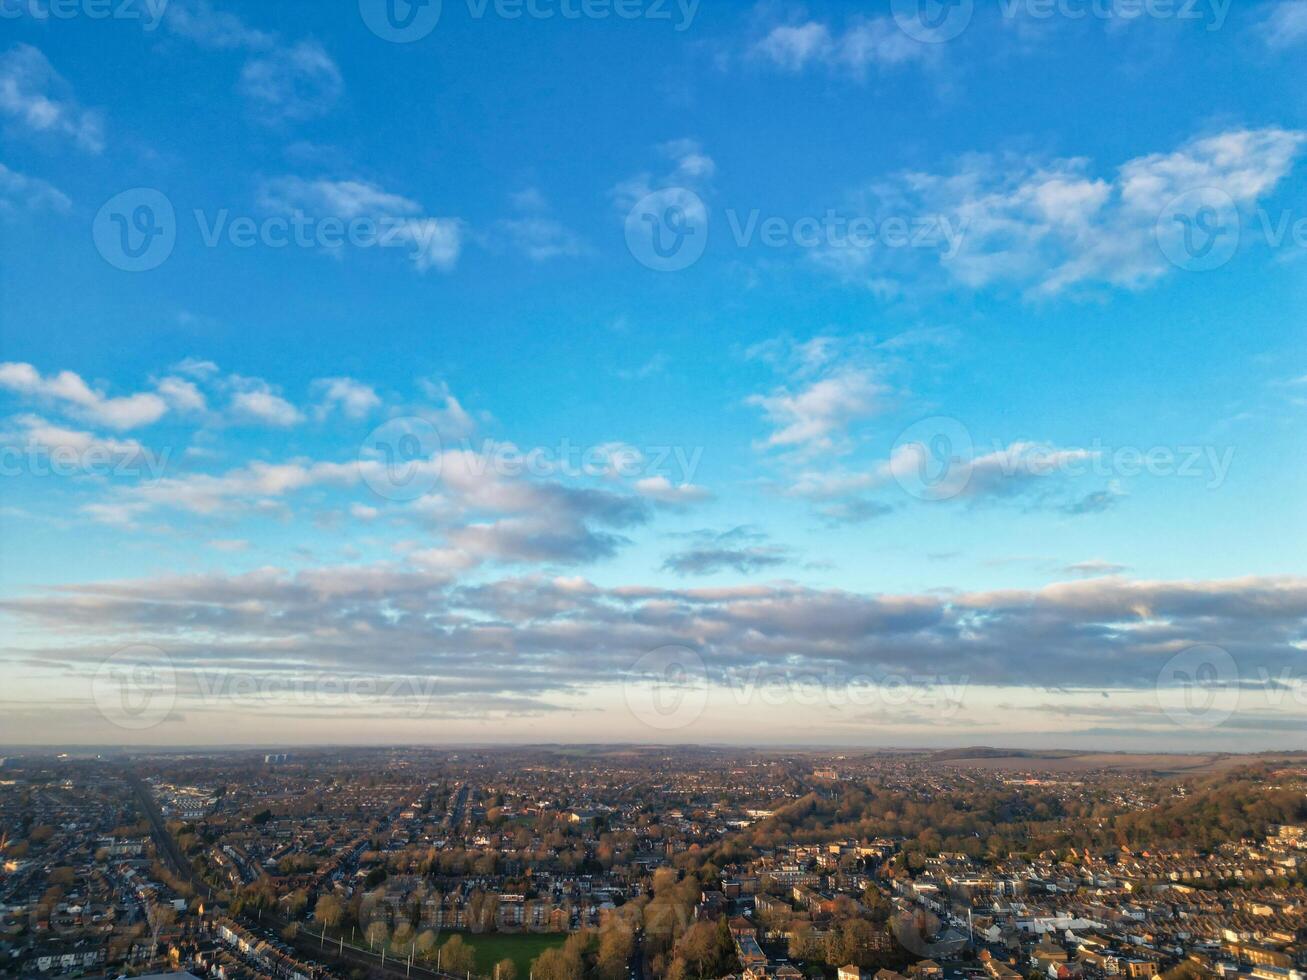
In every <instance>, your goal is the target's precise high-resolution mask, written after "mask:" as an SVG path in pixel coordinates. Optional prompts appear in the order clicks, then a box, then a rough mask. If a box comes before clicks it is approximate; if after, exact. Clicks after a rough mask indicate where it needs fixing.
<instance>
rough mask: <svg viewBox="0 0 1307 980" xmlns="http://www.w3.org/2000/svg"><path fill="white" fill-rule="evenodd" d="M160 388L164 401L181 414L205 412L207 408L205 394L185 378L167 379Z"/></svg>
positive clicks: (161, 383) (159, 385)
mask: <svg viewBox="0 0 1307 980" xmlns="http://www.w3.org/2000/svg"><path fill="white" fill-rule="evenodd" d="M158 388H159V394H160V395H162V396H163V397H164V400H165V401H167V402H168V404H169V405H170V406H171V407H172V408H174V409H175V410H177V411H179V412H203V411H204V410H205V408H207V403H206V402H205V399H204V393H203V392H201V391H200V389H199V388H197V387H196V386H195V383H194V382H191V381H187V380H186V379H185V378H176V377H171V376H170V377H166V378H164V379H163V380H162V381H160V382H159V384H158Z"/></svg>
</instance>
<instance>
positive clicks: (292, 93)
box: [236, 40, 345, 123]
mask: <svg viewBox="0 0 1307 980" xmlns="http://www.w3.org/2000/svg"><path fill="white" fill-rule="evenodd" d="M236 90H237V92H239V93H240V94H241V95H242V96H244V97H245V99H246V100H247V101H248V103H249V104H250V107H251V109H252V110H253V111H254V113H255V115H256V116H257V117H258V118H260V119H262V120H263V121H265V122H269V123H285V122H302V121H304V120H307V119H316V118H318V117H319V116H324V115H326V114H327V113H328V112H329V111H331V109H332V108H333V107H334V106H335V104H336V102H337V101H338V100H339V99H340V97H341V95H342V93H343V92H344V90H345V82H344V79H343V78H342V77H341V74H340V69H339V68H338V67H337V66H336V62H335V61H333V60H332V58H331V56H330V55H329V54H327V52H326V50H325V49H324V48H323V47H322V45H321V44H319V43H318V42H316V41H310V40H304V41H297V42H295V43H294V44H291V45H290V46H289V47H283V48H275V49H273V50H270V51H268V52H267V53H265V54H261V55H258V56H256V57H253V58H251V59H250V60H249V61H247V62H246V63H245V66H244V67H243V68H242V69H241V76H240V81H239V82H238V84H237V86H236Z"/></svg>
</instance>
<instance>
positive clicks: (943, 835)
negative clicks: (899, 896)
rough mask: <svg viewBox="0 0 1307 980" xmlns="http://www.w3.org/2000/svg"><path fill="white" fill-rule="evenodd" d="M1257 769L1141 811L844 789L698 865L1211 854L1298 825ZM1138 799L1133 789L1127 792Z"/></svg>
mask: <svg viewBox="0 0 1307 980" xmlns="http://www.w3.org/2000/svg"><path fill="white" fill-rule="evenodd" d="M1267 777H1268V773H1267V772H1265V771H1264V770H1258V769H1251V770H1240V771H1238V772H1236V773H1233V774H1228V775H1222V776H1216V777H1209V778H1206V779H1202V780H1195V781H1191V782H1189V783H1185V784H1183V787H1184V790H1185V793H1184V795H1177V793H1176V787H1177V785H1180V784H1175V783H1169V782H1160V781H1159V782H1158V783H1156V784H1155V785H1153V786H1151V787H1147V788H1146V792H1148V793H1150V794H1152V797H1153V798H1152V800H1151V805H1147V804H1148V803H1149V802H1150V801H1148V800H1145V801H1144V802H1145V805H1144V807H1143V808H1142V809H1138V808H1127V807H1126V806H1125V805H1123V804H1122V803H1121V802H1120V801H1119V798H1118V796H1117V794H1116V793H1115V792H1114V790H1113V789H1112V788H1111V786H1110V784H1109V786H1108V787H1107V788H1105V789H1103V790H1100V791H1098V792H1097V793H1096V794H1094V795H1092V796H1088V797H1087V798H1085V799H1075V798H1069V797H1068V795H1067V794H1066V793H1065V792H1059V790H1058V789H1057V788H1056V787H1039V786H1017V785H1014V786H1002V787H993V786H991V787H984V788H971V789H960V790H954V791H949V792H936V793H933V794H926V793H920V794H911V793H904V792H898V791H887V790H883V789H877V788H873V787H867V786H864V787H858V788H851V789H847V790H845V791H844V792H842V793H840V794H839V795H838V796H837V797H835V798H829V797H825V796H822V795H819V794H817V793H810V794H808V795H806V796H804V797H802V798H800V799H798V800H796V801H794V802H793V803H791V804H789V805H787V806H785V807H783V808H782V809H780V810H779V811H778V812H777V813H776V814H775V815H774V816H772V817H771V818H769V819H767V820H764V821H761V822H760V823H758V824H756V825H754V826H753V827H750V828H749V829H748V830H745V831H742V832H740V833H739V834H737V835H733V836H732V837H731V838H729V839H727V840H726V841H723V842H722V843H721V844H719V845H716V846H715V847H713V848H710V849H706V850H705V852H704V853H703V860H705V861H711V862H713V863H714V864H717V865H719V866H720V865H724V864H727V863H730V862H731V861H732V860H739V859H741V858H743V857H744V856H746V855H747V854H749V853H750V852H753V851H756V850H758V849H772V848H776V847H780V846H783V845H786V844H792V843H820V842H823V841H827V840H839V839H844V838H855V839H870V838H876V837H888V838H893V839H897V840H902V841H904V842H905V843H904V845H903V848H902V853H901V854H900V855H899V856H898V857H897V858H896V865H897V866H899V867H907V868H908V869H909V870H919V869H920V868H921V867H924V863H925V858H926V857H927V856H929V855H933V854H937V853H939V852H941V851H944V852H956V853H962V854H966V855H968V856H969V857H972V858H974V859H976V860H978V861H986V862H994V861H1000V860H1004V859H1007V858H1009V857H1033V856H1035V855H1037V854H1041V853H1043V852H1046V851H1052V852H1056V853H1057V854H1059V855H1062V856H1065V855H1066V854H1069V852H1070V850H1071V849H1072V848H1075V849H1077V850H1082V849H1085V848H1088V849H1089V850H1091V851H1093V852H1106V851H1111V850H1116V849H1119V848H1120V847H1122V846H1124V847H1128V848H1130V849H1132V850H1139V849H1146V848H1150V847H1152V848H1157V847H1159V846H1165V847H1170V848H1186V849H1190V848H1191V849H1197V850H1200V851H1211V850H1214V849H1215V848H1217V847H1219V846H1220V845H1222V844H1225V843H1229V842H1232V841H1237V840H1241V839H1243V838H1252V837H1260V836H1263V835H1265V834H1267V833H1268V832H1269V831H1270V830H1271V828H1272V827H1273V826H1274V825H1276V824H1293V823H1302V822H1304V821H1307V805H1305V798H1304V795H1303V792H1302V790H1301V789H1287V788H1277V787H1273V786H1268V785H1267ZM1130 789H1131V792H1132V793H1133V794H1134V795H1136V796H1137V795H1138V794H1139V793H1140V792H1141V790H1140V787H1139V785H1138V783H1137V782H1136V783H1132V784H1130Z"/></svg>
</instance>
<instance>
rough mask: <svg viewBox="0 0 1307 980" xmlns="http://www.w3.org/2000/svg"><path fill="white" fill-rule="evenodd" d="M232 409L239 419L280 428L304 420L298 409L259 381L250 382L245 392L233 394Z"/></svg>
mask: <svg viewBox="0 0 1307 980" xmlns="http://www.w3.org/2000/svg"><path fill="white" fill-rule="evenodd" d="M231 408H232V411H233V412H234V413H235V414H236V415H237V416H238V417H239V418H242V419H245V420H247V421H252V422H262V423H265V424H267V425H274V426H278V427H280V428H286V427H288V426H292V425H296V424H298V423H299V422H302V421H303V420H304V416H303V415H302V414H301V413H300V410H299V409H298V408H296V407H295V406H294V405H292V404H291V403H290V402H288V401H286V399H284V398H282V397H281V396H280V395H278V394H275V393H274V392H273V391H272V390H271V389H270V388H268V387H267V386H266V385H265V384H263V382H258V381H256V382H249V383H247V387H246V388H245V389H244V390H241V391H237V392H235V393H233V394H232V397H231Z"/></svg>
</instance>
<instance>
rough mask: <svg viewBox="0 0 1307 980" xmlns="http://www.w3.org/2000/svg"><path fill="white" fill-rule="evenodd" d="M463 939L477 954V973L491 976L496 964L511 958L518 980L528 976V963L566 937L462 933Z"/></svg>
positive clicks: (529, 969) (530, 934)
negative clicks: (515, 967) (515, 965)
mask: <svg viewBox="0 0 1307 980" xmlns="http://www.w3.org/2000/svg"><path fill="white" fill-rule="evenodd" d="M461 935H462V936H463V940H464V941H465V942H466V943H467V944H468V945H469V946H471V947H472V948H473V950H475V951H476V971H477V972H478V973H480V974H483V975H485V976H491V975H492V974H493V972H494V969H495V964H496V963H498V962H499V961H500V960H502V959H510V960H512V961H513V962H514V963H516V964H517V975H518V978H519V980H527V977H529V976H530V974H531V961H532V960H533V959H535V958H536V957H537V956H539V955H540V954H541V953H543V952H544V951H545V950H547V949H549V948H550V947H552V946H561V945H563V941H564V940H565V939H567V937H566V936H561V935H544V936H541V935H537V934H535V933H489V934H486V935H480V936H473V935H470V934H468V933H461Z"/></svg>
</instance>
